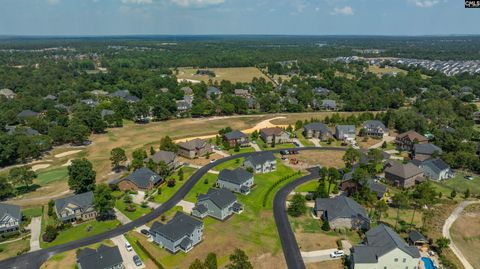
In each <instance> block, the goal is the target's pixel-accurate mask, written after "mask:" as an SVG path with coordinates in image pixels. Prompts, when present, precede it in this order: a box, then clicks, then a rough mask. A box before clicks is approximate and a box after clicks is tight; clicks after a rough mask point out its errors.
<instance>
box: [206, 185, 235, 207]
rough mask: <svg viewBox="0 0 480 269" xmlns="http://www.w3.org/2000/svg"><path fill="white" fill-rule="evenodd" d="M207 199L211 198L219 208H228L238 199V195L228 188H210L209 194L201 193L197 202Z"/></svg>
mask: <svg viewBox="0 0 480 269" xmlns="http://www.w3.org/2000/svg"><path fill="white" fill-rule="evenodd" d="M205 200H210V201H212V203H214V204H215V205H216V206H218V208H221V209H223V208H227V207H228V206H230V205H231V204H232V203H233V202H236V201H237V197H236V196H235V194H233V192H231V191H229V190H227V189H223V188H221V189H212V188H210V189H209V190H208V192H207V194H200V195H199V196H198V199H197V203H198V202H201V201H205Z"/></svg>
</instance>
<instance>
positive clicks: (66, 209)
mask: <svg viewBox="0 0 480 269" xmlns="http://www.w3.org/2000/svg"><path fill="white" fill-rule="evenodd" d="M55 213H56V214H57V217H58V219H59V220H61V221H63V222H74V221H77V220H78V221H83V220H89V219H93V218H95V217H96V216H97V211H96V210H95V209H94V208H93V192H91V191H89V192H84V193H80V194H75V195H72V196H68V197H65V198H61V199H57V200H55Z"/></svg>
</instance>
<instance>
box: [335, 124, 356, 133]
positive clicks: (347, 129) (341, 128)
mask: <svg viewBox="0 0 480 269" xmlns="http://www.w3.org/2000/svg"><path fill="white" fill-rule="evenodd" d="M335 130H336V131H337V132H343V133H355V125H337V126H335Z"/></svg>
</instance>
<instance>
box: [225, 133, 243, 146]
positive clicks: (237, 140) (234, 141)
mask: <svg viewBox="0 0 480 269" xmlns="http://www.w3.org/2000/svg"><path fill="white" fill-rule="evenodd" d="M223 140H224V141H227V143H228V145H229V146H230V147H235V146H236V145H239V146H240V147H248V145H249V143H248V135H246V134H245V133H243V132H241V131H239V130H235V131H231V132H229V133H226V134H224V135H223Z"/></svg>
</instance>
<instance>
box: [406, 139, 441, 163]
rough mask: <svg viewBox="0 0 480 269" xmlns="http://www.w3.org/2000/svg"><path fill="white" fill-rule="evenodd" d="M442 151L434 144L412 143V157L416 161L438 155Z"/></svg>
mask: <svg viewBox="0 0 480 269" xmlns="http://www.w3.org/2000/svg"><path fill="white" fill-rule="evenodd" d="M442 153H443V151H442V149H441V148H439V147H437V146H435V145H434V144H431V143H427V144H415V145H413V151H412V157H413V159H415V160H418V161H425V160H428V159H430V158H432V157H438V156H439V155H441V154H442Z"/></svg>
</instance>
